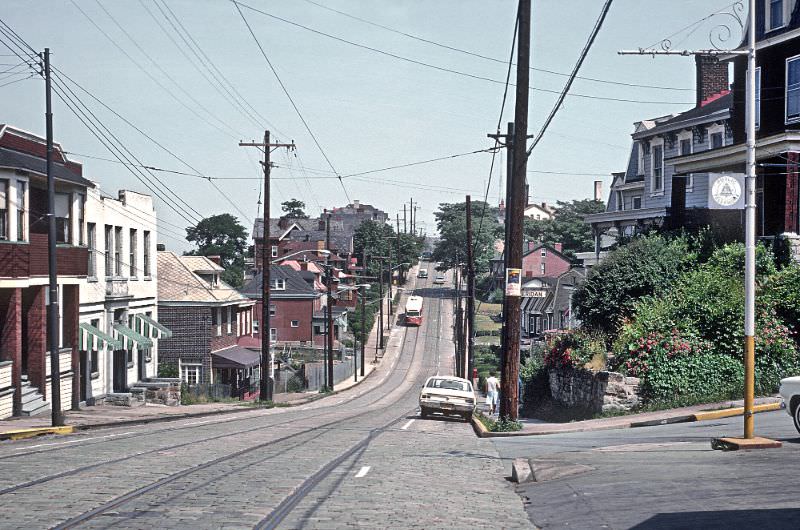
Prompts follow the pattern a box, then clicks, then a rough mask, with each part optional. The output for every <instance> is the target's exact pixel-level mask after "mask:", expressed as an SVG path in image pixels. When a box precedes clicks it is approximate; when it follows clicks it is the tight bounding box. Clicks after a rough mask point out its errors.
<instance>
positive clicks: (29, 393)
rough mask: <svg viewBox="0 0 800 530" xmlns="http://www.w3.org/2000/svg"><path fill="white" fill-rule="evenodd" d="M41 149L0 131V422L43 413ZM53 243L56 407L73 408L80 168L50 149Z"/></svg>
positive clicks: (81, 234)
mask: <svg viewBox="0 0 800 530" xmlns="http://www.w3.org/2000/svg"><path fill="white" fill-rule="evenodd" d="M45 165H46V143H45V140H44V138H41V137H38V136H36V135H34V134H31V133H27V132H25V131H22V130H19V129H16V128H13V127H10V126H8V125H0V418H2V417H6V416H8V415H10V414H14V415H30V414H36V413H41V412H45V411H47V410H49V409H50V400H51V393H50V386H51V377H50V356H49V353H48V352H49V345H48V344H47V336H46V315H47V309H46V307H47V304H48V301H49V300H48V299H49V292H48V268H47V267H48V265H47V263H48V261H47V241H48V236H47V230H48V228H47V227H48V222H47V178H46V172H45ZM53 172H54V176H55V188H56V200H55V215H56V225H57V231H56V238H57V241H58V249H57V262H58V288H59V289H58V298H59V300H58V302H59V315H58V320H59V336H58V344H57V345H56V347H58V350H59V368H60V372H61V373H60V388H61V405H62V408H64V409H67V408H69V407H70V406H76V405H77V404H78V399H79V394H78V390H79V386H80V381H79V380H78V379H77V378H78V377H79V370H78V304H79V296H78V292H79V288H78V285H79V283H80V281H81V280H82V279H84V278H85V277H86V273H87V265H88V257H89V253H88V251H87V247H86V223H85V210H84V206H85V204H86V193H87V190H88V189H90V188H92V187H93V186H94V185H93V184H92V183H91V182H90V181H88V180H86V179H85V178H83V176H82V172H83V169H82V166H81V165H80V164H78V163H76V162H74V161H71V160H69V159H67V157H66V156H65V155H64V151H63V150H62V148H61V146H60V145H58V144H55V145H54V153H53Z"/></svg>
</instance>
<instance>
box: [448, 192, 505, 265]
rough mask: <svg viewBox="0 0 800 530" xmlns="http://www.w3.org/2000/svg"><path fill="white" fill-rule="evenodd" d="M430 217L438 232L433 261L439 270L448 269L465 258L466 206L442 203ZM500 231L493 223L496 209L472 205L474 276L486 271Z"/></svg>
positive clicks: (495, 218) (476, 204) (482, 204)
mask: <svg viewBox="0 0 800 530" xmlns="http://www.w3.org/2000/svg"><path fill="white" fill-rule="evenodd" d="M484 207H485V209H484ZM434 216H435V217H436V227H437V228H438V230H439V242H438V243H437V245H436V248H435V249H434V250H433V260H435V261H438V262H440V263H441V268H442V269H452V268H453V267H455V266H456V265H457V264H458V263H463V262H464V261H466V258H467V253H466V248H467V207H466V203H464V202H458V203H442V204H440V205H439V211H437V212H435V213H434ZM482 216H483V222H481V217H482ZM502 231H503V229H502V227H501V226H500V223H499V222H498V221H497V208H495V207H493V206H489V205H487V204H486V203H484V202H482V201H475V202H473V203H472V233H473V236H472V237H473V245H474V249H475V252H474V253H473V254H474V258H475V271H476V272H477V273H481V272H486V271H487V270H489V260H490V259H491V258H492V256H493V255H494V252H495V250H494V242H495V241H496V240H497V238H498V237H501V234H502Z"/></svg>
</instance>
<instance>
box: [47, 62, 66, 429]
mask: <svg viewBox="0 0 800 530" xmlns="http://www.w3.org/2000/svg"><path fill="white" fill-rule="evenodd" d="M43 55H44V57H43V61H44V90H45V113H44V118H45V131H46V136H47V161H46V173H47V269H48V273H49V276H50V278H49V280H50V281H49V285H48V293H49V295H50V303H49V304H48V307H47V343H48V345H49V347H50V392H51V397H50V422H51V423H52V425H53V427H60V426H62V425H64V414H63V413H62V412H61V367H60V366H59V363H58V353H59V351H58V350H59V346H60V344H59V341H58V335H59V333H58V265H57V262H56V256H57V254H56V215H55V210H56V208H55V204H56V180H55V175H53V107H52V101H51V95H52V92H51V86H50V48H45V49H44V54H43ZM44 398H45V399H47V394H46V393H45V396H44Z"/></svg>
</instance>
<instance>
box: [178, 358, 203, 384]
mask: <svg viewBox="0 0 800 530" xmlns="http://www.w3.org/2000/svg"><path fill="white" fill-rule="evenodd" d="M201 369H202V365H200V364H185V363H181V379H183V381H184V383H186V384H187V385H196V384H197V383H199V382H200V370H201Z"/></svg>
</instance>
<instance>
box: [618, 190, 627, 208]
mask: <svg viewBox="0 0 800 530" xmlns="http://www.w3.org/2000/svg"><path fill="white" fill-rule="evenodd" d="M624 209H625V202H624V200H623V197H622V192H620V191H618V192H617V211H620V212H621V211H622V210H624Z"/></svg>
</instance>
